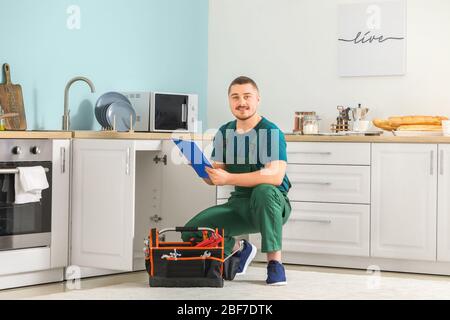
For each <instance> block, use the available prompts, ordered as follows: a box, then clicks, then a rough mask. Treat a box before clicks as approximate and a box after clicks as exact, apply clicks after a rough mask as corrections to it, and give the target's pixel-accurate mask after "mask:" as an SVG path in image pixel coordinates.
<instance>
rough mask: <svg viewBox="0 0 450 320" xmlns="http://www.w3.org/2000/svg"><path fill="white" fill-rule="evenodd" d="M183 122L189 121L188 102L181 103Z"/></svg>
mask: <svg viewBox="0 0 450 320" xmlns="http://www.w3.org/2000/svg"><path fill="white" fill-rule="evenodd" d="M181 122H187V104H185V103H183V104H182V105H181Z"/></svg>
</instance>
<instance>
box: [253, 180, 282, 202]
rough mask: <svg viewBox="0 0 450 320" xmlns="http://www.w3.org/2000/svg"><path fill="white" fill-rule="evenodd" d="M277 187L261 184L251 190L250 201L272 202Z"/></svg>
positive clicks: (275, 195)
mask: <svg viewBox="0 0 450 320" xmlns="http://www.w3.org/2000/svg"><path fill="white" fill-rule="evenodd" d="M277 192H278V190H277V187H275V186H274V185H273V184H268V183H263V184H259V185H257V186H256V187H254V188H253V191H252V195H251V197H252V199H253V200H254V201H257V202H261V201H262V202H266V201H272V200H273V198H274V197H277Z"/></svg>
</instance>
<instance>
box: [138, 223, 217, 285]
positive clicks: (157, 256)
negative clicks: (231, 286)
mask: <svg viewBox="0 0 450 320" xmlns="http://www.w3.org/2000/svg"><path fill="white" fill-rule="evenodd" d="M168 231H176V232H198V231H207V232H213V233H216V235H220V237H222V238H223V231H221V233H220V232H219V231H218V230H217V229H216V230H214V229H211V228H186V227H177V228H167V229H163V230H161V231H159V232H158V230H157V229H151V230H150V234H149V239H148V241H146V248H145V249H146V250H145V251H146V257H145V266H146V270H147V272H148V274H149V283H150V286H151V287H223V275H224V273H223V272H224V269H223V268H224V266H223V262H224V243H223V239H222V241H220V243H219V244H218V245H214V246H197V245H198V243H196V242H164V241H160V235H161V234H162V233H164V232H168Z"/></svg>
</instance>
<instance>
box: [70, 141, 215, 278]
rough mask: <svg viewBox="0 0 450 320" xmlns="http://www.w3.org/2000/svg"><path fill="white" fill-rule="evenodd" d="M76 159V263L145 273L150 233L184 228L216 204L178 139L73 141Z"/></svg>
mask: <svg viewBox="0 0 450 320" xmlns="http://www.w3.org/2000/svg"><path fill="white" fill-rule="evenodd" d="M73 154H74V157H73V186H72V228H71V230H72V237H71V246H72V250H71V251H72V252H71V264H73V265H78V266H83V267H91V268H100V269H107V270H118V271H133V270H142V269H144V255H143V252H142V248H143V247H144V239H145V238H146V237H147V235H148V232H149V229H150V228H152V227H156V228H158V229H161V228H165V227H174V226H183V225H184V224H185V223H186V222H187V220H189V219H190V218H191V217H192V216H193V215H195V214H196V213H198V212H199V211H201V210H203V209H204V208H206V207H208V206H212V205H214V204H215V195H216V190H215V188H213V187H211V186H208V185H207V184H206V183H204V181H203V180H202V179H199V178H198V177H197V176H196V174H195V172H194V170H193V169H192V168H191V167H190V166H189V165H187V164H186V163H183V161H184V158H183V157H182V155H181V153H180V152H179V151H178V148H177V147H176V146H175V145H174V144H173V142H172V141H171V140H166V141H161V140H154V141H134V140H101V139H86V140H84V139H74V141H73ZM175 238H176V240H177V241H179V240H180V235H179V234H169V233H168V234H167V239H166V240H172V239H175Z"/></svg>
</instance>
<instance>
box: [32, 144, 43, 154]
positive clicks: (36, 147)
mask: <svg viewBox="0 0 450 320" xmlns="http://www.w3.org/2000/svg"><path fill="white" fill-rule="evenodd" d="M30 152H31V153H32V154H39V153H41V149H39V147H38V146H34V147H31V149H30Z"/></svg>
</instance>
